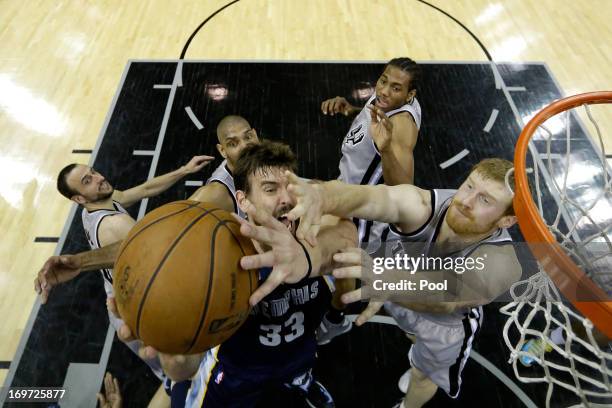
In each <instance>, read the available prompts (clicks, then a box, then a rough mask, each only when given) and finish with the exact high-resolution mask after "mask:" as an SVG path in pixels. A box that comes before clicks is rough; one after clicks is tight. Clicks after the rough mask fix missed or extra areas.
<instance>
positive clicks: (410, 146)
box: [318, 58, 421, 344]
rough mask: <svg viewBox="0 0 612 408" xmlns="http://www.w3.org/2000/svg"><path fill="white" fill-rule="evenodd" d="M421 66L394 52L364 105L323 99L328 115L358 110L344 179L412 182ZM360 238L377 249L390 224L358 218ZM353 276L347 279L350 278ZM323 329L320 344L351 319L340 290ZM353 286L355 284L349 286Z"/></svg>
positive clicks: (343, 162) (345, 146)
mask: <svg viewBox="0 0 612 408" xmlns="http://www.w3.org/2000/svg"><path fill="white" fill-rule="evenodd" d="M420 77H421V70H420V67H419V66H418V65H417V64H416V63H415V62H414V61H413V60H411V59H410V58H394V59H392V60H390V61H389V62H388V63H387V65H386V66H385V70H384V71H383V73H382V74H381V75H380V77H379V78H378V81H377V82H376V91H375V93H374V95H372V96H371V97H370V98H369V99H368V100H367V102H366V104H365V106H364V107H363V108H362V109H361V110H360V109H359V108H357V107H355V106H352V105H351V104H350V103H349V102H348V101H347V100H346V99H345V98H343V97H340V96H337V97H335V98H332V99H328V100H326V101H324V102H323V103H322V104H321V110H322V112H323V114H325V115H332V116H333V115H335V114H343V115H345V116H353V115H355V114H356V115H357V116H356V117H355V119H354V120H353V122H352V124H351V127H350V128H349V131H348V132H347V134H346V136H345V137H344V140H343V142H342V158H341V159H340V177H339V180H341V181H343V182H345V183H349V184H362V185H376V184H387V185H390V186H393V185H396V184H412V183H413V180H414V159H413V154H412V152H413V150H414V146H415V144H416V141H417V137H418V132H419V129H420V127H421V106H420V105H419V101H418V100H417V98H416V92H417V85H418V83H419V82H420ZM355 223H356V224H357V227H358V232H359V243H360V244H361V245H362V246H365V245H367V251H368V252H369V253H374V252H375V251H376V250H377V249H378V248H379V247H380V244H381V235H382V234H383V232H384V231H385V230H386V229H387V227H388V225H387V224H385V223H381V222H374V221H371V220H363V219H355ZM348 282H349V281H347V283H345V284H348ZM338 289H339V290H338V292H337V295H335V296H334V300H333V301H332V308H331V309H330V310H329V312H328V313H327V314H326V315H325V317H324V319H323V321H322V323H321V327H320V329H319V333H318V336H319V344H325V343H328V342H330V341H331V339H332V338H334V337H336V336H338V335H340V334H342V333H346V332H348V331H349V330H350V328H351V324H350V322H349V320H348V319H347V318H346V317H344V314H343V311H344V309H345V307H346V306H345V305H343V304H342V302H340V301H339V298H338V295H339V294H341V293H342V292H344V290H342V289H343V288H342V287H339V288H338ZM348 289H349V290H350V289H351V288H348Z"/></svg>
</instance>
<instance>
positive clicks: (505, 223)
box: [497, 215, 516, 228]
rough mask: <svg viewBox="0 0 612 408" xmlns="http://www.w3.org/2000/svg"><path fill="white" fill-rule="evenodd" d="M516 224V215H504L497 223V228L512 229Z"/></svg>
mask: <svg viewBox="0 0 612 408" xmlns="http://www.w3.org/2000/svg"><path fill="white" fill-rule="evenodd" d="M514 224H516V216H515V215H504V216H503V217H501V218H500V219H499V221H498V222H497V226H498V227H499V228H510V227H511V226H513V225H514Z"/></svg>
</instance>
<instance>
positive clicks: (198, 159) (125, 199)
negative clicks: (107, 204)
mask: <svg viewBox="0 0 612 408" xmlns="http://www.w3.org/2000/svg"><path fill="white" fill-rule="evenodd" d="M213 160H214V157H212V156H194V157H193V158H192V159H191V160H190V161H189V162H188V163H187V164H185V165H184V166H181V167H180V168H178V169H177V170H174V171H171V172H170V173H166V174H162V175H161V176H157V177H155V178H153V179H151V180H148V181H146V182H144V183H142V184H140V185H138V186H136V187H132V188H130V189H128V190H125V191H118V190H116V191H115V192H114V193H113V199H114V200H117V201H118V202H119V203H120V204H121V205H122V206H124V207H128V206H130V205H132V204H134V203H136V202H138V201H140V200H142V199H143V198H145V197H153V196H156V195H158V194H160V193H162V192H164V191H166V190H167V189H169V188H170V187H172V185H174V183H176V182H177V181H179V180H180V179H182V178H183V177H185V176H186V175H188V174H191V173H195V172H198V171H200V170H202V168H203V167H204V166H206V165H207V164H208V163H210V162H211V161H213Z"/></svg>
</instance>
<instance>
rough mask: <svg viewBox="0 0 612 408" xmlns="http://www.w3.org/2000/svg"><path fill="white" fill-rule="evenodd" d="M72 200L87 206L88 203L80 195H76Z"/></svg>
mask: <svg viewBox="0 0 612 408" xmlns="http://www.w3.org/2000/svg"><path fill="white" fill-rule="evenodd" d="M70 199H71V200H72V201H74V202H75V203H77V204H80V205H85V203H87V200H86V199H85V197H83V196H82V195H80V194H75V195H73V196H72V197H70Z"/></svg>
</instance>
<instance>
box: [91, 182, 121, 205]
mask: <svg viewBox="0 0 612 408" xmlns="http://www.w3.org/2000/svg"><path fill="white" fill-rule="evenodd" d="M109 187H110V190H109V191H106V192H104V193H98V195H97V196H96V198H95V200H93V201H92V203H99V202H101V201H106V200H108V199H109V198H110V197H111V196H112V195H113V193H114V192H115V189H114V188H113V186H111V185H110V184H109Z"/></svg>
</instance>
